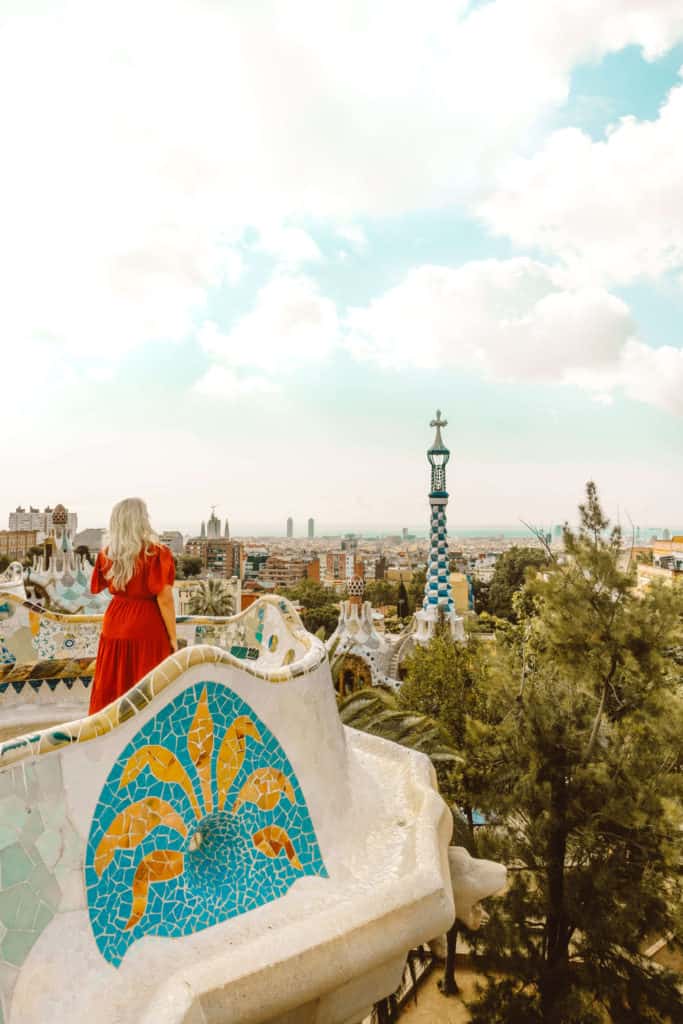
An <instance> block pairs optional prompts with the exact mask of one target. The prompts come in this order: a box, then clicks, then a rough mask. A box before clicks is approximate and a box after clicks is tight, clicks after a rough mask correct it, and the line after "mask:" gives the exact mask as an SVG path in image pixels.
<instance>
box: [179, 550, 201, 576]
mask: <svg viewBox="0 0 683 1024" xmlns="http://www.w3.org/2000/svg"><path fill="white" fill-rule="evenodd" d="M176 567H177V569H178V576H179V578H180V579H191V578H192V577H193V576H199V574H200V572H201V571H202V560H201V558H199V556H198V555H180V556H179V557H178V558H177V559H176Z"/></svg>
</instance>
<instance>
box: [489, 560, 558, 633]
mask: <svg viewBox="0 0 683 1024" xmlns="http://www.w3.org/2000/svg"><path fill="white" fill-rule="evenodd" d="M547 563H548V556H547V554H546V552H545V551H543V550H541V549H540V548H518V547H514V548H510V550H509V551H505V552H504V553H503V554H502V555H501V556H500V558H499V559H498V561H497V562H496V567H495V569H494V572H493V579H492V580H491V583H490V585H489V588H488V600H487V604H486V607H482V608H480V609H479V610H480V611H487V612H489V613H490V614H491V615H497V616H498V617H499V618H501V619H510V620H512V621H513V622H514V621H515V618H516V613H515V609H514V606H513V597H514V595H515V594H516V593H517V591H518V590H520V589H521V588H522V587H523V586H524V581H525V579H526V575H527V569H529V568H532V567H534V568H539V567H540V566H543V565H547ZM479 600H480V603H482V594H481V591H480V598H479Z"/></svg>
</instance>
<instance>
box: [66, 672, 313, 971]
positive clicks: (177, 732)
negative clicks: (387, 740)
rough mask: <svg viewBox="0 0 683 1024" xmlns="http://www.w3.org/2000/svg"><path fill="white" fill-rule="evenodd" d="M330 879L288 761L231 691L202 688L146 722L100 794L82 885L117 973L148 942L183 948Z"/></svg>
mask: <svg viewBox="0 0 683 1024" xmlns="http://www.w3.org/2000/svg"><path fill="white" fill-rule="evenodd" d="M302 875H322V876H325V877H326V876H327V872H326V870H325V866H324V864H323V861H322V857H321V854H320V850H319V847H318V841H317V838H316V835H315V830H314V828H313V824H312V822H311V818H310V815H309V813H308V809H307V806H306V802H305V799H304V796H303V793H302V791H301V788H300V786H299V783H298V781H297V778H296V776H295V774H294V771H293V769H292V766H291V764H290V763H289V760H288V759H287V755H286V754H285V752H284V750H283V749H282V747H281V746H280V744H279V743H278V741H277V739H276V738H275V736H274V735H273V734H272V733H271V732H270V731H269V730H268V728H267V727H266V725H265V724H264V723H263V722H262V721H261V720H260V719H259V718H258V717H257V716H256V714H255V713H254V712H253V710H252V709H251V708H250V707H249V705H248V704H246V703H245V702H244V701H243V700H241V698H239V697H238V696H237V694H235V693H234V692H233V691H232V690H230V689H229V688H228V687H227V686H224V685H222V684H219V683H214V682H202V683H197V684H196V685H195V686H192V687H189V688H188V689H187V690H184V691H183V692H182V693H181V694H180V695H179V696H178V697H177V698H176V699H175V700H173V701H172V702H171V703H169V704H168V705H166V707H164V708H163V709H162V710H161V711H160V712H159V713H158V714H157V715H155V716H154V718H152V719H150V721H148V722H147V723H146V724H145V725H144V726H143V727H142V728H141V729H140V731H139V732H138V733H137V735H136V736H135V737H134V738H133V739H132V740H131V741H130V743H129V744H128V745H127V746H126V747H125V749H124V750H123V752H122V754H121V756H120V757H119V758H118V760H117V761H116V763H115V765H114V767H113V768H112V770H111V772H110V774H109V777H108V779H107V781H106V783H105V785H104V787H103V790H102V793H101V795H100V799H99V802H98V805H97V807H96V810H95V814H94V817H93V822H92V825H91V829H90V837H89V840H88V847H87V852H86V862H85V881H86V887H87V900H88V909H89V913H90V921H91V925H92V930H93V934H94V937H95V941H96V943H97V946H98V948H99V950H100V952H101V953H102V955H103V957H104V958H105V959H106V960H108V961H109V962H110V963H112V964H114V965H116V966H118V965H119V964H120V962H121V960H122V959H123V957H124V956H125V953H126V951H127V950H128V948H129V947H130V946H131V945H132V944H133V943H134V942H135V941H136V940H137V939H139V938H142V936H144V935H163V936H181V935H189V934H191V933H193V932H196V931H200V930H201V929H203V928H208V927H210V926H211V925H214V924H218V923H219V922H220V921H224V920H226V919H227V918H231V917H235V916H237V915H239V914H243V913H245V912H246V911H248V910H253V909H254V908H256V907H259V906H262V905H263V904H264V903H268V902H270V901H271V900H274V899H277V898H278V897H280V896H283V895H284V894H285V893H286V892H287V891H288V889H289V888H290V886H291V885H292V883H293V882H294V881H296V879H297V878H300V877H301V876H302Z"/></svg>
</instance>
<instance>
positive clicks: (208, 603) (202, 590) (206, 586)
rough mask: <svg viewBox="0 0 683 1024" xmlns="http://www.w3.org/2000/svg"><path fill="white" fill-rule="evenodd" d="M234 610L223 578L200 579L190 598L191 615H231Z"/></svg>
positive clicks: (230, 595)
mask: <svg viewBox="0 0 683 1024" xmlns="http://www.w3.org/2000/svg"><path fill="white" fill-rule="evenodd" d="M234 611H235V605H234V601H233V597H232V594H231V592H230V588H229V587H228V585H227V583H225V581H224V580H217V579H212V578H211V577H209V578H208V579H206V580H202V581H201V583H200V584H199V586H198V587H197V589H196V590H195V592H194V593H193V595H192V597H191V598H190V614H191V615H232V614H233V613H234Z"/></svg>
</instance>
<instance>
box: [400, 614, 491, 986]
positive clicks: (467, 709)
mask: <svg viewBox="0 0 683 1024" xmlns="http://www.w3.org/2000/svg"><path fill="white" fill-rule="evenodd" d="M488 673H489V669H488V661H487V656H486V650H485V648H484V646H483V644H482V643H481V641H479V639H478V638H477V637H476V635H474V634H470V635H469V636H468V640H467V643H464V644H463V643H459V642H456V641H454V640H453V638H452V636H451V634H450V630H449V629H448V628H447V627H446V626H445V625H442V626H441V627H440V628H438V629H437V631H436V634H435V635H434V637H433V638H432V640H431V641H430V642H429V644H427V646H426V647H416V648H415V651H414V652H413V654H412V655H411V657H410V658H409V659H408V662H407V675H406V679H405V681H404V683H403V685H402V686H401V689H400V691H399V695H398V705H399V707H400V708H402V709H404V710H405V711H408V710H409V709H410V710H411V711H412V712H418V713H420V714H422V715H425V716H427V717H429V718H430V719H434V720H436V721H437V722H438V723H439V726H440V728H441V730H442V731H443V735H444V736H445V737H446V743H447V745H448V747H449V748H450V749H452V750H456V751H458V752H459V753H460V754H461V755H462V757H461V758H460V759H459V760H458V762H457V763H452V764H448V763H440V764H439V763H435V768H436V773H437V778H438V780H439V787H440V789H441V792H442V794H443V795H444V797H445V798H446V800H447V801H448V803H449V804H450V806H451V807H452V808H453V809H454V818H455V821H456V825H457V824H458V821H459V819H460V816H461V815H462V814H464V816H465V822H464V823H463V825H464V827H460V828H459V829H458V833H459V834H458V842H459V843H460V844H462V845H465V846H467V847H468V849H469V850H470V851H471V852H474V851H475V846H476V844H475V835H474V810H475V807H476V805H477V803H478V794H479V792H481V790H482V787H483V784H484V781H483V773H484V772H485V771H486V770H487V765H486V762H485V761H484V762H483V763H482V761H481V758H480V756H479V750H478V748H477V746H476V745H475V746H473V747H472V749H470V748H469V746H468V737H469V732H468V724H469V722H470V719H471V718H472V717H474V719H475V720H476V721H480V720H483V721H487V720H488V719H489V717H490V714H491V713H493V714H494V715H495V714H496V709H495V707H494V708H493V709H489V708H488V707H487V702H486V693H487V679H488ZM459 927H461V926H460V925H459V924H458V923H457V922H456V923H454V924H453V927H452V928H451V929H450V931H449V932H448V935H447V944H446V963H445V966H444V976H443V981H442V982H441V988H442V991H443V992H444V994H445V995H453V994H455V993H456V992H457V991H458V987H457V984H456V980H455V948H456V939H457V934H458V929H459Z"/></svg>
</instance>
